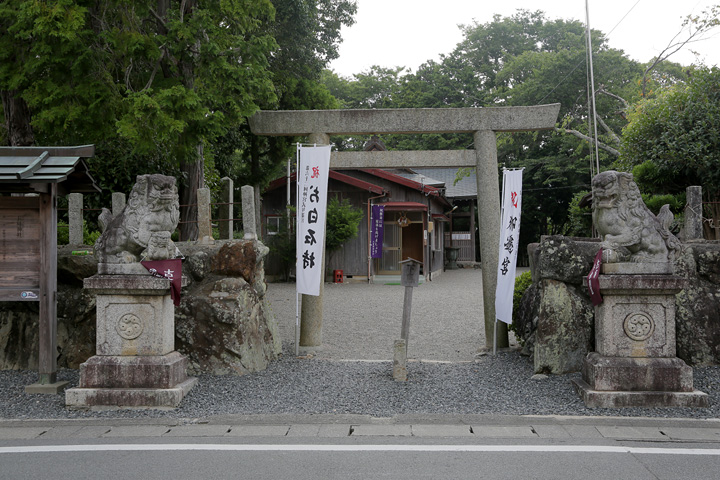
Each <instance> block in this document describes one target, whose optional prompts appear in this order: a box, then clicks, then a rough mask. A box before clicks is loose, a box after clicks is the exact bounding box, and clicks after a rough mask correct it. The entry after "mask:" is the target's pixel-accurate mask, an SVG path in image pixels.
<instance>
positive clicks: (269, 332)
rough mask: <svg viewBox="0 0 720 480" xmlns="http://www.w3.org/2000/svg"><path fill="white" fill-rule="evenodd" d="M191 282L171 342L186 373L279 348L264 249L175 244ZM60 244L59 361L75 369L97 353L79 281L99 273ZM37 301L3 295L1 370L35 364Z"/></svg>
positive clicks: (254, 366)
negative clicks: (267, 294)
mask: <svg viewBox="0 0 720 480" xmlns="http://www.w3.org/2000/svg"><path fill="white" fill-rule="evenodd" d="M178 246H179V248H180V250H181V251H182V252H183V254H184V255H185V257H186V258H185V260H184V261H183V275H184V276H185V277H187V280H188V285H187V286H186V287H184V288H183V290H182V302H181V304H180V306H179V307H176V308H175V349H176V350H178V351H179V352H181V353H183V354H185V355H187V357H188V372H189V373H190V374H193V375H196V374H200V373H212V374H218V375H222V374H243V373H248V372H255V371H259V370H263V369H265V368H266V367H267V365H268V363H269V362H271V361H273V360H275V359H276V358H277V357H278V355H279V354H280V338H279V336H278V332H277V324H276V322H275V319H274V318H273V316H272V313H271V311H270V308H269V307H268V305H267V301H266V299H265V291H266V284H265V275H264V268H263V258H264V257H265V255H266V254H267V248H266V247H265V246H264V245H262V244H261V243H255V242H251V241H224V242H217V243H216V244H215V245H203V246H199V245H192V244H189V243H180V244H178ZM71 250H78V247H77V246H74V247H59V248H58V329H57V337H58V367H61V368H62V367H67V368H78V366H79V365H80V363H82V362H84V361H85V360H87V359H88V358H90V357H91V356H93V355H94V354H95V297H94V295H93V294H91V293H88V292H87V291H85V290H84V289H83V288H82V281H83V279H84V278H86V277H90V276H92V275H94V274H95V273H96V272H97V263H96V261H95V258H94V257H93V256H91V255H72V254H71ZM37 357H38V308H37V304H36V303H31V302H0V369H36V368H37V365H38V358H37Z"/></svg>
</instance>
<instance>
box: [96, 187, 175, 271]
mask: <svg viewBox="0 0 720 480" xmlns="http://www.w3.org/2000/svg"><path fill="white" fill-rule="evenodd" d="M179 219H180V202H179V200H178V191H177V187H176V186H175V178H174V177H169V176H166V175H159V174H155V175H138V177H137V180H136V183H135V186H134V187H133V189H132V191H131V192H130V198H129V200H128V202H127V205H126V206H125V209H124V210H123V211H122V212H121V213H120V214H119V215H118V216H116V217H113V216H112V214H111V213H110V211H109V210H108V209H107V208H103V210H102V213H101V214H100V217H99V219H98V220H99V224H100V228H101V229H102V231H103V233H102V235H100V238H98V240H97V242H96V243H95V257H96V258H97V259H98V261H99V262H100V263H133V262H137V261H139V260H140V259H141V258H142V257H145V256H146V255H145V254H146V249H148V246H149V245H150V249H151V250H152V251H153V255H151V256H152V257H154V258H153V259H158V258H157V252H158V251H159V250H162V249H163V248H162V246H161V247H158V245H157V242H158V240H160V239H166V240H165V241H167V242H168V243H167V245H166V248H165V251H167V252H171V251H172V252H175V251H176V249H175V245H174V244H173V243H172V240H170V232H173V231H175V228H177V224H178V221H179ZM160 232H167V233H165V234H160ZM151 237H153V244H152V245H151V242H150V239H151ZM165 258H172V257H165Z"/></svg>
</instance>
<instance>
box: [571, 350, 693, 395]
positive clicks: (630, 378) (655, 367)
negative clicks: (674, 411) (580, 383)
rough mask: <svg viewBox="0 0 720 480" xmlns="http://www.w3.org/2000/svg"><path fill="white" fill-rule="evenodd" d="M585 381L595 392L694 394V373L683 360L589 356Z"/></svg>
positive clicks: (585, 361)
mask: <svg viewBox="0 0 720 480" xmlns="http://www.w3.org/2000/svg"><path fill="white" fill-rule="evenodd" d="M582 374H583V380H584V381H585V383H587V384H588V385H589V387H590V388H591V389H592V390H598V391H611V392H615V391H626V392H627V391H631V392H643V391H651V392H692V391H694V389H693V372H692V368H690V367H689V366H688V365H687V364H686V363H685V362H684V361H682V360H681V359H679V358H676V357H675V358H635V357H606V356H602V355H600V354H598V353H596V352H593V353H589V354H588V355H587V357H585V360H584V361H583V368H582Z"/></svg>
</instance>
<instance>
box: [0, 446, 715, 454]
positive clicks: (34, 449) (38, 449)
mask: <svg viewBox="0 0 720 480" xmlns="http://www.w3.org/2000/svg"><path fill="white" fill-rule="evenodd" d="M126 451H219V452H349V453H350V452H430V453H432V452H479V453H483V452H540V453H615V454H618V453H630V454H637V455H706V456H720V449H717V448H644V447H610V446H591V445H299V444H295V445H258V444H254V445H222V444H195V443H178V444H172V443H170V444H115V445H37V446H19V447H0V454H3V453H53V452H55V453H72V452H126Z"/></svg>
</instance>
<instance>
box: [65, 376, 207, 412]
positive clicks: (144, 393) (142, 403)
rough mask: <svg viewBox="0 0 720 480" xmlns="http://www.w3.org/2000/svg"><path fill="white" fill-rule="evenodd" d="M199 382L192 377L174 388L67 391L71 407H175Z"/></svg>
mask: <svg viewBox="0 0 720 480" xmlns="http://www.w3.org/2000/svg"><path fill="white" fill-rule="evenodd" d="M195 383H197V378H194V377H191V378H188V379H187V380H185V381H184V382H182V383H180V384H178V385H176V386H175V387H173V388H71V389H69V390H66V391H65V405H67V406H68V407H70V408H83V409H84V408H93V407H116V408H162V407H170V408H174V407H177V406H178V405H180V402H181V401H182V399H183V398H184V397H185V396H186V395H187V394H188V392H190V390H191V389H192V387H193V386H194V385H195Z"/></svg>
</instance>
